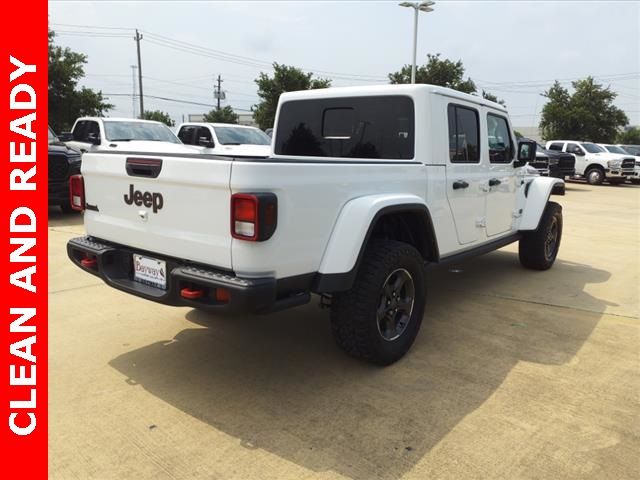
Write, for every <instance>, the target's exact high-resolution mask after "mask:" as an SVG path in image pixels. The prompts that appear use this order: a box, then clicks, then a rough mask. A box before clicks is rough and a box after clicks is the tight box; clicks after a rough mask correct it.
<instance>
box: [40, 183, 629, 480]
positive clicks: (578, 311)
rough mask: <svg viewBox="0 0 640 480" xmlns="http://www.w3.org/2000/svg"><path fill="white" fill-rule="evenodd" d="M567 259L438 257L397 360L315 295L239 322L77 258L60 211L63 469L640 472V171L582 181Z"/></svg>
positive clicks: (442, 474) (573, 191) (571, 203)
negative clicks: (360, 356)
mask: <svg viewBox="0 0 640 480" xmlns="http://www.w3.org/2000/svg"><path fill="white" fill-rule="evenodd" d="M555 198H556V199H558V201H559V202H560V203H561V204H562V205H563V208H564V218H565V220H564V237H563V239H562V245H561V248H560V255H559V258H558V260H557V262H556V265H555V266H554V268H553V269H552V270H550V271H547V272H531V271H527V270H524V269H522V268H521V267H520V266H519V263H518V260H517V253H516V252H517V246H515V245H512V246H509V247H507V248H505V249H502V250H500V251H498V252H494V253H492V254H489V255H486V256H484V257H480V258H477V259H474V260H470V261H467V262H465V263H463V264H460V265H457V266H455V268H450V269H443V270H439V271H432V272H431V273H430V276H429V292H428V295H429V300H428V304H427V310H426V314H425V319H424V322H423V325H422V330H421V332H420V334H419V336H418V339H417V341H416V343H415V345H414V346H413V348H412V350H411V351H410V352H409V354H408V355H407V356H406V357H405V358H404V359H403V360H401V361H400V362H399V363H397V364H395V365H393V366H391V367H388V368H384V369H382V368H378V367H373V366H370V365H366V364H363V363H359V362H357V361H354V360H352V359H350V358H348V357H346V356H345V355H344V354H342V352H341V351H340V350H338V348H337V347H336V346H335V345H334V342H333V340H332V338H331V332H330V328H329V323H328V314H327V313H326V311H323V310H321V309H320V308H318V306H317V302H316V301H314V302H312V303H311V304H309V305H307V306H304V307H299V308H296V309H293V310H289V311H285V312H282V313H278V314H274V315H271V316H263V317H257V316H256V317H249V318H226V317H218V316H213V315H207V314H203V313H201V312H198V311H195V310H191V309H188V308H171V307H164V306H161V305H157V304H154V303H150V302H146V301H144V300H141V299H138V298H135V297H132V296H129V295H127V294H124V293H120V292H118V291H116V290H113V289H111V288H108V287H106V286H104V285H103V284H102V282H101V281H99V280H98V279H97V278H96V277H93V276H91V275H89V274H86V273H84V272H82V271H80V270H79V269H78V268H76V267H75V266H73V265H72V264H71V263H70V262H69V261H68V260H67V257H66V250H65V244H66V242H67V240H68V239H70V238H72V237H74V236H78V235H79V234H82V233H83V227H82V225H81V217H79V216H74V215H64V214H62V213H60V212H59V211H58V210H57V209H53V208H52V209H50V212H49V214H50V221H49V302H50V303H49V305H50V315H49V349H50V353H49V355H50V360H49V361H50V367H49V388H50V393H49V429H50V430H49V464H50V476H51V477H52V478H60V479H69V478H80V479H87V478H98V479H110V478H136V479H158V478H212V479H243V480H245V479H278V480H280V479H310V478H314V479H315V478H322V479H328V478H353V479H357V480H370V479H377V478H381V479H396V478H406V479H426V478H443V479H445V478H448V479H464V478H474V479H476V478H491V479H497V478H505V479H515V478H549V479H551V478H554V479H556V478H558V479H559V478H562V479H572V478H580V479H585V478H593V479H603V478H611V479H626V478H629V479H632V478H638V477H639V475H640V457H639V456H638V452H639V451H640V413H639V412H640V401H639V392H640V368H639V367H640V362H639V353H640V322H639V314H638V312H639V296H640V295H639V288H638V285H639V278H638V273H639V269H640V268H639V267H640V223H639V222H640V187H637V186H630V185H627V186H619V187H612V186H607V185H603V186H599V187H597V186H589V185H586V184H582V183H569V184H567V195H566V196H565V197H555Z"/></svg>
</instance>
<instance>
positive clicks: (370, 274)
mask: <svg viewBox="0 0 640 480" xmlns="http://www.w3.org/2000/svg"><path fill="white" fill-rule="evenodd" d="M398 272H402V273H401V274H402V275H406V274H408V278H409V279H410V280H407V282H409V281H410V282H412V284H413V303H412V305H413V307H412V308H411V313H410V315H407V317H408V321H407V322H405V326H404V329H403V330H402V331H401V332H400V333H399V334H398V335H399V336H398V337H397V338H394V339H385V334H388V332H387V331H385V332H384V333H383V332H382V330H381V327H380V326H379V322H380V320H379V318H378V315H379V310H380V309H384V308H386V307H385V306H384V305H383V304H384V303H385V298H386V297H384V298H383V295H388V294H389V292H388V291H387V290H384V286H385V285H387V283H388V280H389V279H390V278H391V277H392V275H398ZM385 292H386V293H385ZM404 292H405V293H406V290H405V291H404ZM398 296H400V294H398ZM425 300H426V280H425V267H424V259H423V258H422V256H421V255H420V253H418V251H417V250H416V249H415V248H414V247H412V246H411V245H409V244H406V243H402V242H397V241H395V240H375V241H373V242H371V243H370V244H369V245H368V246H367V248H366V251H365V253H364V257H363V259H362V262H361V264H360V267H359V269H358V273H357V275H356V279H355V281H354V284H353V286H352V288H351V289H350V290H348V291H346V292H343V293H340V294H336V295H334V296H333V298H332V302H331V327H332V331H333V336H334V338H335V340H336V343H337V344H338V346H340V347H341V348H342V349H343V350H344V351H345V352H347V353H348V354H349V355H351V356H353V357H356V358H359V359H362V360H365V361H367V362H370V363H375V364H378V365H390V364H392V363H394V362H396V361H397V360H399V359H400V358H401V357H402V356H403V355H404V354H405V353H407V351H408V350H409V348H410V347H411V345H412V344H413V341H414V340H415V338H416V336H417V334H418V331H419V330H420V324H421V323H422V315H423V313H424V306H425ZM384 318H389V317H386V315H385V316H384ZM391 318H396V317H395V316H393V315H392V317H391ZM391 321H393V320H391ZM398 328H399V329H400V328H402V325H401V324H400V327H398Z"/></svg>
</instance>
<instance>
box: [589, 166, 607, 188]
mask: <svg viewBox="0 0 640 480" xmlns="http://www.w3.org/2000/svg"><path fill="white" fill-rule="evenodd" d="M585 177H586V178H587V183H588V184H589V185H602V182H603V181H604V172H603V171H602V170H600V169H599V168H592V169H590V170H589V171H588V172H587V173H586V174H585Z"/></svg>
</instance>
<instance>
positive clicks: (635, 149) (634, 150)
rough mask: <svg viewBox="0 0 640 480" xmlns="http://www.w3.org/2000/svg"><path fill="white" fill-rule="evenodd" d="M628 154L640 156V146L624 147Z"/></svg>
mask: <svg viewBox="0 0 640 480" xmlns="http://www.w3.org/2000/svg"><path fill="white" fill-rule="evenodd" d="M623 146H624V149H625V151H626V152H628V153H630V154H631V155H640V146H639V145H623Z"/></svg>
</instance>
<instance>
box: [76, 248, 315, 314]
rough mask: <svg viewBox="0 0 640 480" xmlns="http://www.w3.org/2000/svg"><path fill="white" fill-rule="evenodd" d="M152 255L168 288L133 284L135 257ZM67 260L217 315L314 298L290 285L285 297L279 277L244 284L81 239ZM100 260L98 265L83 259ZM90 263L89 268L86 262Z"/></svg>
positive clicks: (127, 288)
mask: <svg viewBox="0 0 640 480" xmlns="http://www.w3.org/2000/svg"><path fill="white" fill-rule="evenodd" d="M134 253H141V254H143V255H144V254H146V255H148V256H150V257H152V258H156V259H158V260H164V261H165V262H166V270H167V288H166V290H165V289H162V288H158V287H153V286H150V285H145V284H143V283H139V282H136V281H134V280H133V254H134ZM67 254H68V255H69V258H70V259H71V261H72V262H73V263H74V264H76V265H77V266H78V267H80V268H81V269H82V270H84V271H86V272H89V273H91V274H93V275H96V276H98V277H100V278H101V279H102V280H104V282H105V283H107V284H108V285H109V286H111V287H114V288H117V289H118V290H122V291H124V292H127V293H130V294H132V295H136V296H138V297H142V298H145V299H147V300H151V301H154V302H158V303H163V304H165V305H173V306H188V307H194V308H202V309H207V310H212V311H231V312H234V313H268V312H273V311H276V310H281V309H284V308H288V307H293V306H297V305H302V304H304V303H307V302H308V301H309V299H310V295H309V293H308V292H307V291H304V290H303V289H298V288H296V287H295V285H292V283H294V282H291V281H288V282H286V284H287V287H288V289H287V291H280V290H282V288H279V286H280V285H279V282H278V281H277V280H276V279H275V278H273V277H263V278H239V277H237V276H235V275H234V274H233V273H232V272H228V271H223V270H220V269H216V268H215V267H211V266H205V265H196V264H192V263H189V262H186V261H182V260H179V259H175V258H170V257H166V256H163V255H159V254H155V253H152V252H144V251H141V250H138V249H134V248H131V247H127V246H124V245H117V244H114V243H111V242H104V241H102V240H99V239H95V238H93V237H78V238H74V239H71V240H69V242H68V243H67ZM86 258H89V259H95V262H93V265H86V264H83V263H82V260H83V259H86ZM85 263H86V262H85ZM184 288H188V289H192V290H193V289H197V290H201V291H202V296H201V297H200V298H197V299H189V298H184V297H183V296H182V294H181V291H182V290H183V289H184ZM218 289H220V290H226V291H227V292H228V295H225V297H226V299H225V300H223V301H219V300H217V299H216V290H218Z"/></svg>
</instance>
